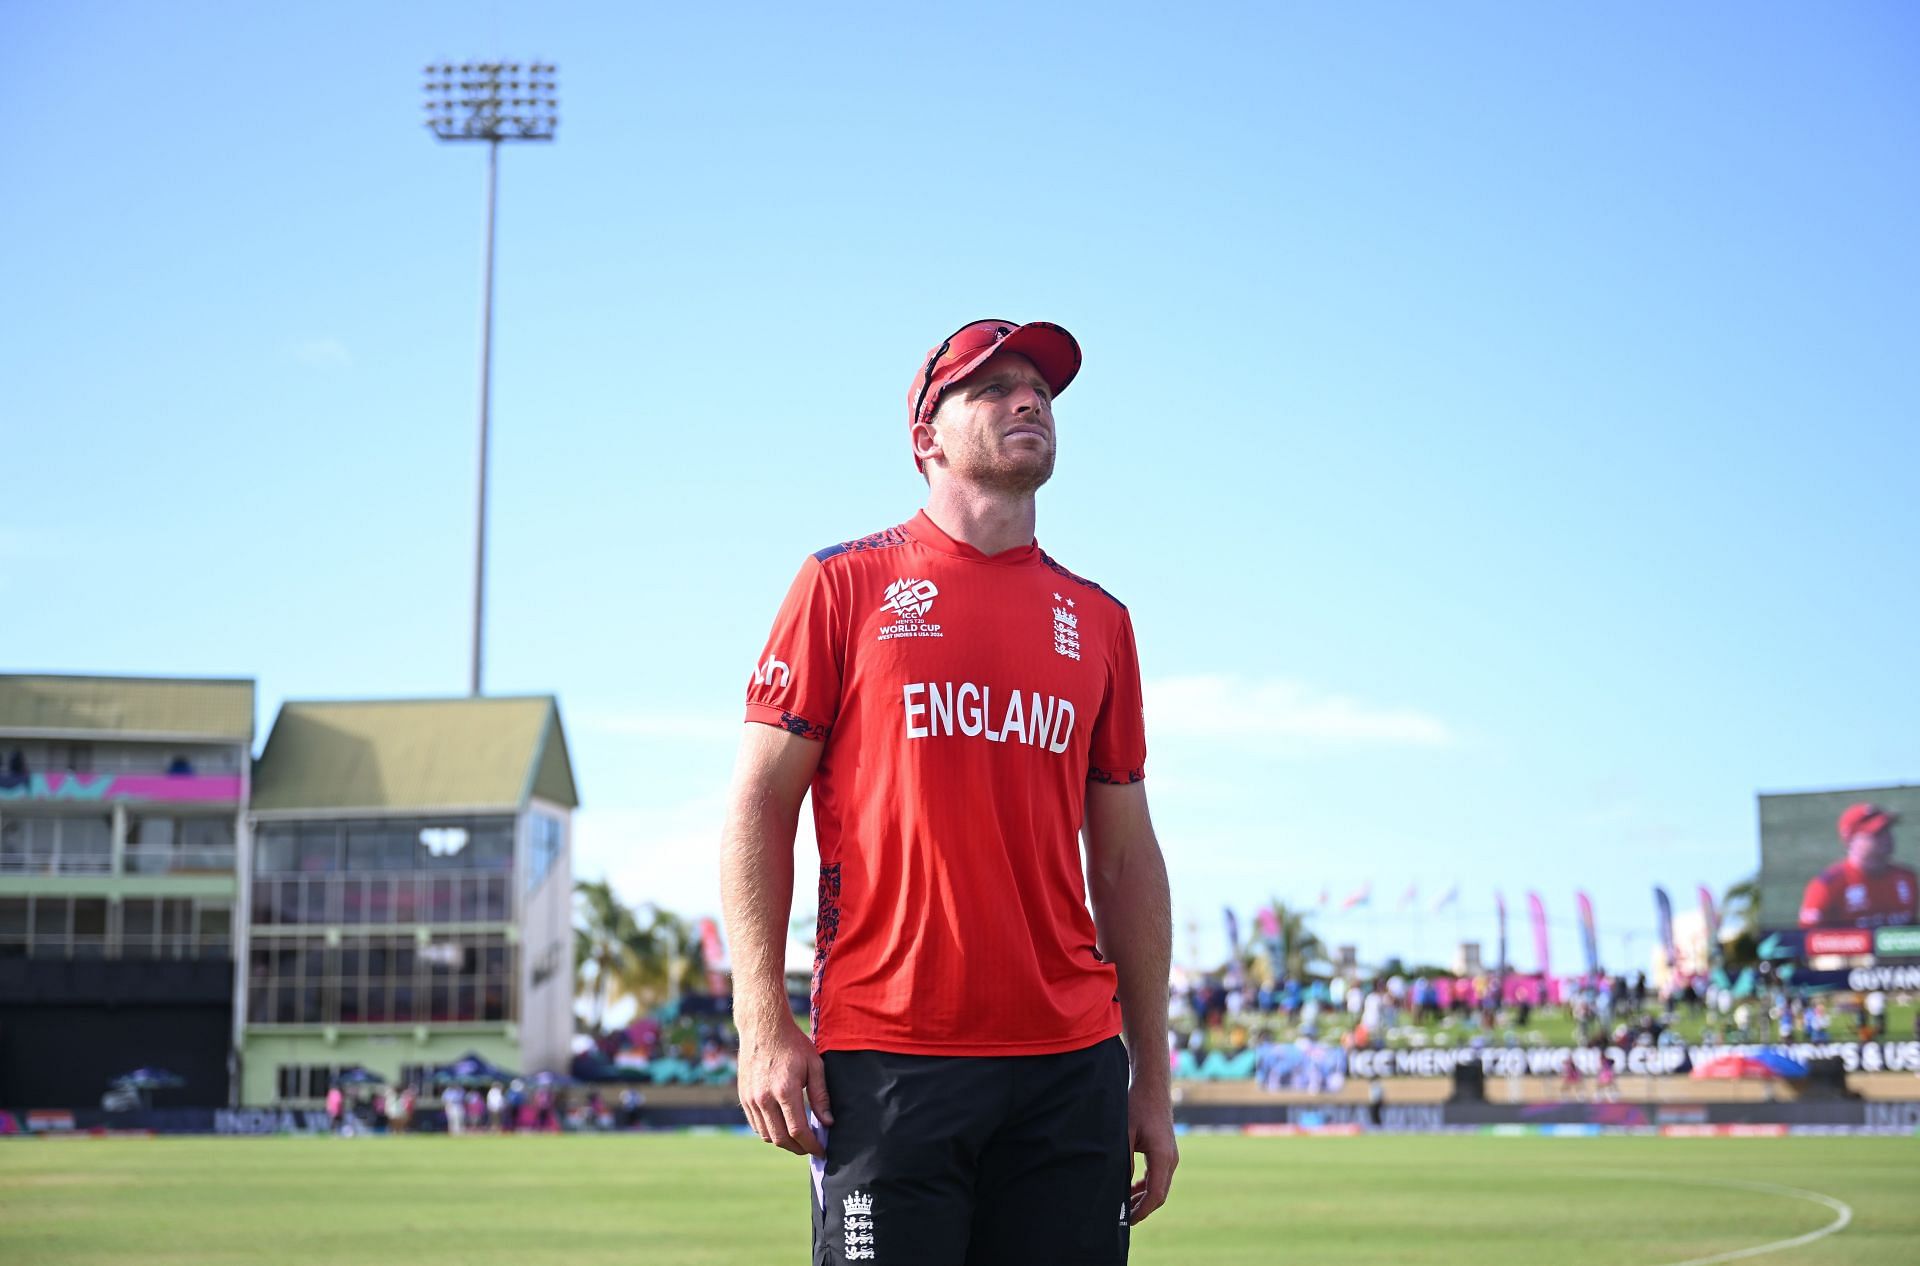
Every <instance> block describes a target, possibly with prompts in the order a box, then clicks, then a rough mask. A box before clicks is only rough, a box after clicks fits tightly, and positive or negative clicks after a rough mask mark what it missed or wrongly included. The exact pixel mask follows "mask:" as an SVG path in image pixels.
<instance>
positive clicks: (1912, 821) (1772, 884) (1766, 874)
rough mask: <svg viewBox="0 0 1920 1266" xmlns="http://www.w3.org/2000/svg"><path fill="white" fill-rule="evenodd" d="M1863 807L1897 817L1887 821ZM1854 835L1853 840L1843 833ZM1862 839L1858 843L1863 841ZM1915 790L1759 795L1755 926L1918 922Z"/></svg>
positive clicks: (1919, 836) (1919, 852)
mask: <svg viewBox="0 0 1920 1266" xmlns="http://www.w3.org/2000/svg"><path fill="white" fill-rule="evenodd" d="M1861 805H1867V806H1872V807H1873V808H1875V809H1878V810H1883V811H1885V813H1887V814H1892V815H1894V816H1895V817H1896V818H1897V819H1898V820H1897V821H1895V822H1892V823H1891V824H1884V823H1883V822H1882V821H1881V819H1880V815H1876V814H1873V813H1870V812H1867V811H1863V810H1861V809H1859V808H1857V807H1856V806H1861ZM1843 819H1844V825H1845V826H1847V827H1849V828H1858V827H1862V826H1864V827H1867V828H1874V827H1876V826H1877V827H1878V828H1879V829H1878V830H1872V829H1869V830H1866V831H1861V830H1859V829H1854V830H1853V831H1852V834H1853V837H1854V838H1853V840H1852V842H1851V843H1849V841H1847V840H1843V839H1842V838H1841V828H1842V826H1843ZM1863 835H1864V836H1866V837H1867V838H1865V839H1862V838H1861V837H1862V836H1863ZM1916 870H1920V787H1864V788H1855V789H1851V790H1842V791H1808V792H1799V793H1796V794H1792V795H1765V796H1761V797H1760V922H1761V925H1762V926H1763V927H1765V928H1768V929H1770V930H1774V931H1783V930H1786V929H1790V928H1813V927H1824V928H1877V927H1899V926H1904V925H1910V924H1920V875H1916V873H1915V872H1916Z"/></svg>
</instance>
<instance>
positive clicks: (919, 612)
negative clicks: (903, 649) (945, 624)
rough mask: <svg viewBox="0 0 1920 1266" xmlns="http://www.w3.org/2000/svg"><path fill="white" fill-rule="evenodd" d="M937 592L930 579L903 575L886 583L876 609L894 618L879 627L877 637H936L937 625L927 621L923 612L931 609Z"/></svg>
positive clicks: (938, 627)
mask: <svg viewBox="0 0 1920 1266" xmlns="http://www.w3.org/2000/svg"><path fill="white" fill-rule="evenodd" d="M939 596H940V590H939V589H937V588H935V587H934V583H933V582H932V581H931V580H917V579H915V578H913V577H911V576H907V577H902V578H901V579H899V580H896V581H894V582H893V583H892V584H890V585H888V586H887V592H886V599H885V601H883V602H882V603H881V604H880V609H881V610H883V611H891V612H893V613H894V621H893V623H892V624H889V625H888V626H887V627H886V628H884V629H881V630H880V640H881V641H883V642H885V641H887V640H889V639H890V638H896V637H939V636H940V626H939V625H937V624H929V623H928V622H927V612H929V611H931V610H932V609H933V600H934V599H935V598H937V597H939Z"/></svg>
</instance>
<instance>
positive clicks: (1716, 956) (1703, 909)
mask: <svg viewBox="0 0 1920 1266" xmlns="http://www.w3.org/2000/svg"><path fill="white" fill-rule="evenodd" d="M1700 914H1701V915H1702V917H1704V918H1705V919H1706V921H1707V961H1708V962H1709V963H1718V962H1719V961H1720V912H1719V911H1718V910H1716V909H1714V907H1713V890H1712V889H1711V888H1709V887H1707V886H1706V885H1705V884H1701V885H1700Z"/></svg>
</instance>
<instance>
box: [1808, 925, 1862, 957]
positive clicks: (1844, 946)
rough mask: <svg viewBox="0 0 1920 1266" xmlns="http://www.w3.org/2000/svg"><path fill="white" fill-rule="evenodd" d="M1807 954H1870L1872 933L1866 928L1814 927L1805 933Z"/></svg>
mask: <svg viewBox="0 0 1920 1266" xmlns="http://www.w3.org/2000/svg"><path fill="white" fill-rule="evenodd" d="M1807 953H1808V954H1871V953H1873V933H1872V932H1871V931H1870V930H1868V929H1867V928H1814V929H1812V930H1811V931H1809V932H1808V933H1807Z"/></svg>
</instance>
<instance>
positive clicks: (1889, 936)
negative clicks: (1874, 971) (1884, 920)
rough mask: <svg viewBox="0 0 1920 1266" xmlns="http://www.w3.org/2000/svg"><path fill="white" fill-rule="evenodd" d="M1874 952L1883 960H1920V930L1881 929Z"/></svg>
mask: <svg viewBox="0 0 1920 1266" xmlns="http://www.w3.org/2000/svg"><path fill="white" fill-rule="evenodd" d="M1873 952H1874V953H1875V954H1877V955H1879V956H1880V957H1881V958H1920V928H1879V929H1877V930H1876V931H1875V932H1874V934H1873Z"/></svg>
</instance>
